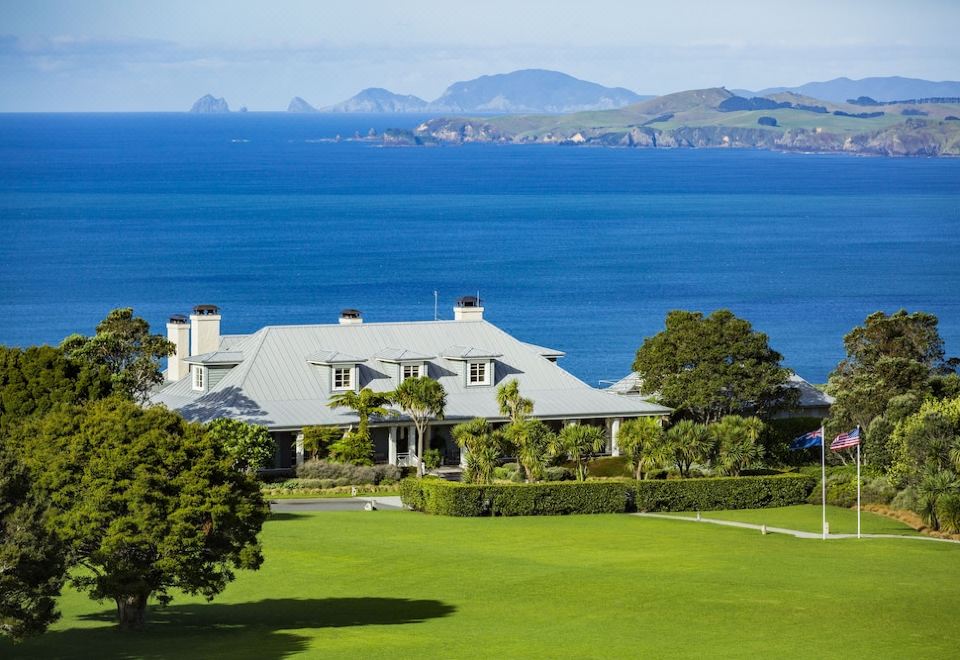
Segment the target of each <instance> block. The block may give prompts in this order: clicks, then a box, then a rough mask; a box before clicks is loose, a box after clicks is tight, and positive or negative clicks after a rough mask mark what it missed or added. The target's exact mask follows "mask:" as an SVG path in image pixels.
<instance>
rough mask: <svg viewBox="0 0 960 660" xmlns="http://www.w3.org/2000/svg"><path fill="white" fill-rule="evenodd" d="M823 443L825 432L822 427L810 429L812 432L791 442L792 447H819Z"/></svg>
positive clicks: (795, 448) (794, 448)
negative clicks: (814, 429)
mask: <svg viewBox="0 0 960 660" xmlns="http://www.w3.org/2000/svg"><path fill="white" fill-rule="evenodd" d="M822 444H823V433H822V432H821V430H820V429H817V430H816V431H810V433H804V434H803V435H801V436H800V437H799V438H796V439H794V441H793V442H791V443H790V449H793V450H797V449H810V448H811V447H819V446H820V445H822Z"/></svg>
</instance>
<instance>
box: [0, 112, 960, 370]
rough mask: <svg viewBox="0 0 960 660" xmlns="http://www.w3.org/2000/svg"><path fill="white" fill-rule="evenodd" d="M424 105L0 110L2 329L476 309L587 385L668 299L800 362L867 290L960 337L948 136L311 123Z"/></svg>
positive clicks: (9, 334) (22, 341)
mask: <svg viewBox="0 0 960 660" xmlns="http://www.w3.org/2000/svg"><path fill="white" fill-rule="evenodd" d="M421 119H422V117H417V116H395V115H393V116H391V115H342V116H335V115H334V116H329V115H286V114H280V113H277V114H273V113H249V114H232V115H228V116H192V115H186V114H116V115H113V114H88V115H72V114H57V115H15V114H8V115H0V343H5V344H16V345H26V344H34V343H43V342H49V343H56V342H58V341H59V340H60V339H62V338H63V337H64V336H66V335H68V334H70V333H72V332H83V333H91V332H92V331H93V327H94V325H95V324H96V322H97V321H98V320H99V319H100V318H102V317H103V316H104V315H105V314H106V313H107V312H108V311H109V310H110V309H111V308H114V307H118V306H133V307H134V308H135V310H136V312H137V313H139V314H141V315H143V316H144V317H146V318H147V319H148V320H149V321H150V322H151V324H153V325H154V326H155V328H156V329H157V331H159V332H164V323H165V321H166V318H167V317H168V316H169V315H170V314H171V313H187V312H189V310H190V308H191V307H192V306H193V305H195V304H198V303H214V304H217V305H219V306H220V307H221V309H222V314H223V331H224V332H225V333H242V332H248V331H253V330H256V329H257V328H259V327H261V326H263V325H265V324H285V323H318V322H319V323H324V322H335V321H336V318H337V315H338V312H339V310H340V309H341V308H344V307H357V308H360V309H361V310H363V312H364V315H365V318H366V319H367V320H368V321H393V320H414V319H432V318H433V315H434V291H438V292H439V299H440V317H441V318H449V317H451V315H452V314H451V307H452V305H453V302H454V300H455V298H456V297H457V296H460V295H464V294H476V293H477V291H479V292H480V295H481V297H482V298H483V300H484V303H485V306H486V310H487V312H486V314H487V318H489V319H490V320H492V321H493V322H494V323H496V324H498V325H499V326H501V327H502V328H504V329H505V330H507V331H509V332H511V333H513V334H515V335H516V336H517V337H519V338H521V339H524V340H527V341H531V342H535V343H539V344H544V345H547V346H550V347H554V348H559V349H562V350H564V351H566V352H567V354H568V356H567V357H566V358H565V359H564V360H563V361H562V362H561V364H562V365H563V366H565V367H566V368H567V369H568V370H570V371H571V372H573V373H574V374H576V375H577V376H579V377H581V378H583V379H584V380H586V381H587V382H589V383H591V384H594V385H596V384H597V383H598V381H599V380H601V379H615V378H618V377H620V376H621V375H623V374H624V373H625V372H627V371H629V369H630V363H631V361H632V359H633V354H634V351H635V350H636V348H637V347H638V346H639V345H640V343H641V342H642V341H643V338H644V337H645V336H647V335H650V334H652V333H655V332H657V331H658V330H659V329H661V328H662V325H663V318H664V315H665V314H666V312H667V311H668V310H671V309H677V308H681V309H693V310H702V311H706V312H709V311H711V310H714V309H717V308H720V307H727V308H730V309H732V310H733V311H734V312H735V313H736V314H738V315H741V316H743V317H745V318H747V319H749V320H750V321H752V322H753V324H754V326H755V327H756V328H758V329H759V330H762V331H764V332H766V333H768V335H769V336H770V341H771V344H772V345H773V347H774V348H775V349H777V350H778V351H780V352H781V353H783V355H784V356H785V362H786V364H787V365H788V366H790V367H792V368H794V369H795V370H796V371H797V372H798V373H800V374H801V375H802V376H804V377H806V378H807V379H809V380H813V381H817V382H822V381H823V380H824V379H825V378H826V375H827V373H828V372H829V371H830V370H831V368H832V367H833V366H834V365H835V364H836V362H837V360H838V359H839V358H841V357H842V354H843V345H842V337H843V335H844V333H845V332H847V331H848V330H849V329H850V328H852V327H853V326H854V325H856V324H858V323H860V322H862V321H863V319H864V317H865V316H866V315H867V314H869V313H871V312H873V311H876V310H878V309H882V310H887V311H894V310H896V309H898V308H901V307H906V308H907V309H910V310H916V309H922V310H926V311H930V312H933V313H935V314H937V315H938V316H939V317H940V320H941V333H942V334H943V336H944V338H945V339H946V343H947V350H948V352H949V353H951V354H957V353H960V160H947V159H889V158H858V157H851V156H841V155H801V154H779V153H769V152H760V151H732V150H731V151H724V150H701V151H693V150H691V151H652V150H651V151H646V150H627V149H600V148H596V149H594V148H575V147H557V146H489V145H483V146H466V147H443V148H381V147H376V146H373V145H371V144H367V143H359V142H347V141H344V142H340V143H332V142H324V141H321V140H322V139H324V138H330V137H333V136H335V135H336V134H338V133H339V134H341V135H343V136H344V137H347V136H350V135H353V133H354V132H355V131H360V132H361V133H364V134H365V133H366V132H367V130H368V129H370V128H375V129H376V130H378V131H381V130H383V129H384V128H386V127H389V126H397V127H406V128H410V127H413V126H415V125H416V124H417V123H418V122H419V121H420V120H421Z"/></svg>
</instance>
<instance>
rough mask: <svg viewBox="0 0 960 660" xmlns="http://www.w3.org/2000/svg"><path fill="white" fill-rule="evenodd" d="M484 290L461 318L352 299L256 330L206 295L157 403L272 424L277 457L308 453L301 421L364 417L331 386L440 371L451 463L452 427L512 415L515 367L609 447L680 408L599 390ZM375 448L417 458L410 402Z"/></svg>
mask: <svg viewBox="0 0 960 660" xmlns="http://www.w3.org/2000/svg"><path fill="white" fill-rule="evenodd" d="M483 312H484V310H483V307H481V306H480V301H479V300H478V299H477V298H475V297H472V296H467V297H464V298H461V299H459V300H458V301H457V304H456V307H455V308H454V319H453V320H452V321H450V320H445V321H415V322H398V323H365V322H364V320H363V317H362V315H361V313H360V312H359V311H357V310H354V309H347V310H343V312H342V313H341V315H340V319H339V322H338V323H332V324H323V325H274V326H266V327H264V328H261V329H260V330H258V331H256V332H254V333H252V334H249V335H224V334H221V332H220V318H221V317H220V312H219V309H218V308H217V307H215V306H213V305H199V306H197V307H195V308H194V310H193V314H191V315H190V317H189V318H187V317H186V316H181V315H176V316H173V317H171V318H170V322H169V323H168V324H167V336H168V338H169V339H170V341H172V342H173V343H174V344H175V346H176V353H175V354H174V355H173V356H171V357H170V359H169V360H168V366H167V371H166V373H165V377H166V380H165V383H164V385H163V387H162V388H161V389H160V390H159V391H158V392H157V393H156V394H154V396H153V397H152V400H153V401H154V402H155V403H161V404H164V405H166V406H167V407H169V408H171V409H173V410H177V411H179V412H180V413H181V414H182V415H183V416H184V417H185V418H187V419H190V420H194V421H200V422H206V421H209V420H212V419H217V418H221V417H228V418H233V419H240V420H243V421H246V422H250V423H255V424H261V425H264V426H266V427H267V428H268V429H269V430H270V432H271V434H272V435H273V437H274V439H275V440H276V442H277V447H278V452H277V457H276V462H275V466H276V467H277V468H290V467H293V466H294V465H298V464H300V463H301V462H302V461H303V458H304V456H303V444H302V442H301V440H302V430H303V428H304V427H305V426H312V425H340V426H343V427H347V426H349V425H351V424H356V423H357V417H356V415H355V414H354V413H353V412H352V411H350V410H347V409H331V408H330V407H329V406H328V403H329V402H330V399H331V397H332V396H334V395H336V394H338V393H341V392H345V391H349V390H354V391H359V390H360V389H362V388H370V389H372V390H374V391H378V392H388V391H391V390H393V389H394V388H396V386H397V385H399V384H400V383H401V382H402V381H403V380H404V379H407V378H415V377H418V376H429V377H430V378H435V379H436V380H438V381H439V382H440V383H441V384H442V385H443V387H444V389H445V390H446V392H447V406H446V410H445V415H444V419H443V420H439V421H436V422H434V423H433V424H432V425H431V429H430V432H431V440H432V446H434V447H440V448H441V451H442V454H443V456H444V459H445V462H447V463H459V462H460V459H461V456H460V451H459V448H458V447H457V445H456V443H455V442H454V441H453V439H452V437H451V429H452V427H453V426H454V425H455V424H458V423H460V422H463V421H465V420H469V419H472V418H474V417H483V418H486V419H488V420H490V421H491V422H494V423H496V422H503V421H504V419H503V416H502V415H501V414H500V411H499V408H498V405H497V399H496V392H497V387H498V386H499V385H501V384H503V383H504V382H507V381H509V380H511V379H516V380H517V381H518V383H519V387H520V392H521V393H522V394H523V396H525V397H527V398H530V399H533V401H534V410H533V417H536V418H539V419H541V420H543V421H545V422H546V423H548V424H550V425H551V426H553V427H554V428H560V427H562V426H563V425H564V424H570V423H574V422H578V423H582V424H592V425H598V426H603V427H605V428H606V429H607V432H608V437H609V438H610V441H609V445H608V449H609V451H610V452H611V453H613V454H617V453H619V452H618V449H617V445H616V435H617V432H618V431H619V428H620V424H621V423H622V421H623V420H624V419H626V418H633V417H643V416H655V417H662V416H664V415H668V414H669V413H670V409H669V408H666V407H664V406H661V405H658V404H655V403H651V402H649V401H644V400H641V399H639V398H632V397H624V396H618V395H616V394H614V393H611V392H607V391H603V390H598V389H595V388H593V387H590V386H589V385H587V384H585V383H584V382H582V381H580V380H578V379H577V378H575V377H574V376H572V375H571V374H569V373H567V372H566V371H564V370H563V369H562V368H560V366H559V365H558V364H557V360H559V359H560V358H562V357H563V356H564V353H563V352H562V351H557V350H553V349H550V348H544V347H542V346H536V345H534V344H529V343H525V342H523V341H521V340H519V339H517V338H515V337H512V336H511V335H509V334H507V333H506V332H504V331H503V330H501V329H500V328H498V327H496V326H495V325H493V324H492V323H490V322H489V321H486V320H484V318H483ZM371 428H372V435H373V443H374V450H375V456H376V460H377V461H379V462H386V463H391V464H394V465H415V464H416V463H417V461H418V458H417V456H416V432H415V429H414V427H413V424H412V423H411V421H410V420H409V419H408V418H406V417H405V416H404V415H403V414H402V413H401V412H400V411H397V414H396V415H392V416H389V417H385V418H376V419H373V420H372V423H371Z"/></svg>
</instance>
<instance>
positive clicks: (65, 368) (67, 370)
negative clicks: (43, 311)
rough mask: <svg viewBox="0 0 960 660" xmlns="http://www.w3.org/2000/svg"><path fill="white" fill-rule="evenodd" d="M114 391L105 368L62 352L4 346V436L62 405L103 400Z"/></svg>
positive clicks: (0, 405)
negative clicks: (27, 419) (20, 423)
mask: <svg viewBox="0 0 960 660" xmlns="http://www.w3.org/2000/svg"><path fill="white" fill-rule="evenodd" d="M112 387H113V385H112V379H111V376H110V373H109V372H108V371H107V369H106V368H105V367H99V366H93V365H90V364H87V363H85V362H81V361H78V360H72V359H70V358H68V357H67V356H65V355H64V354H63V351H61V350H60V349H59V348H54V347H52V346H31V347H30V348H25V349H21V348H10V347H7V346H0V433H2V431H3V430H4V429H7V428H9V427H10V426H12V425H13V424H15V423H16V422H17V421H19V420H21V419H23V418H24V417H28V416H30V415H42V414H44V413H46V412H49V411H50V410H51V409H52V408H53V407H55V406H57V405H59V404H73V403H83V402H84V401H92V400H96V399H102V398H104V397H106V396H108V395H109V394H110V392H111V390H112Z"/></svg>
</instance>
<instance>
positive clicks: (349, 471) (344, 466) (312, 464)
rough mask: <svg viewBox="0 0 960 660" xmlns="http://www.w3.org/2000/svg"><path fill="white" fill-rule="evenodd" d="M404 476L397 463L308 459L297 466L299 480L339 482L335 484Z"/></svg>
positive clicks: (364, 482) (395, 479)
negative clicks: (383, 463) (380, 463)
mask: <svg viewBox="0 0 960 660" xmlns="http://www.w3.org/2000/svg"><path fill="white" fill-rule="evenodd" d="M402 476H403V471H402V470H401V468H399V467H397V466H396V465H352V464H350V463H331V462H329V461H316V460H314V461H307V462H305V463H304V464H303V465H301V466H300V467H298V468H297V477H298V480H304V479H326V480H333V481H336V482H338V483H336V484H335V485H337V486H348V485H350V486H354V485H360V484H379V483H381V482H385V481H386V482H390V481H399V480H400V479H401V478H402Z"/></svg>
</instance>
